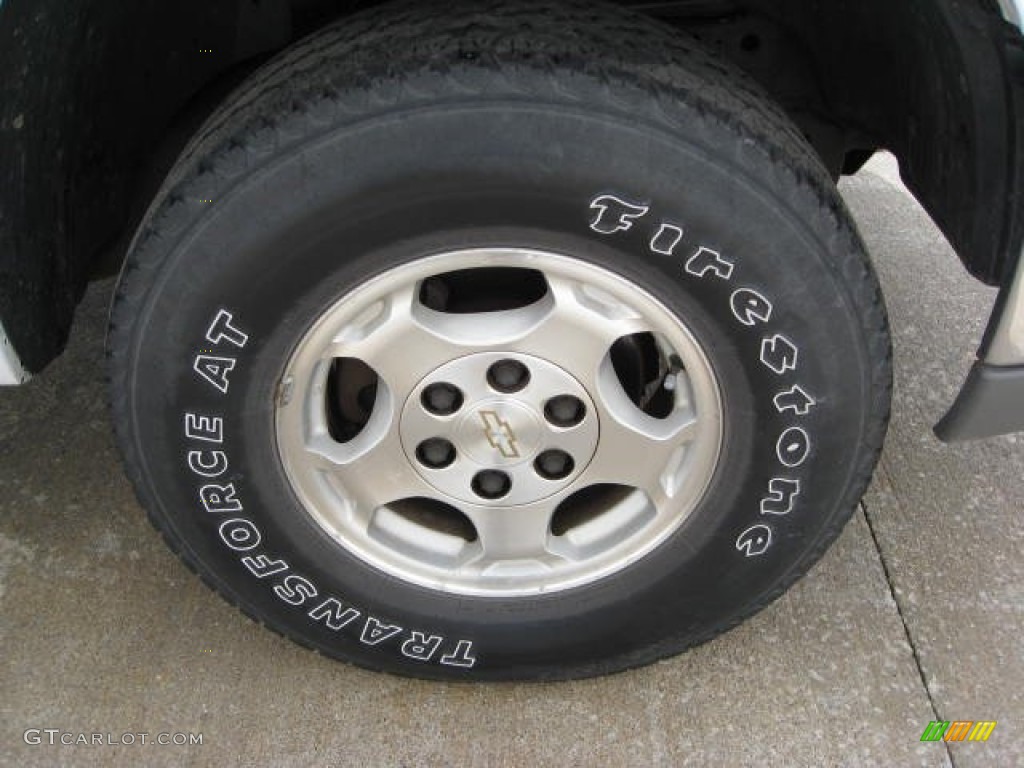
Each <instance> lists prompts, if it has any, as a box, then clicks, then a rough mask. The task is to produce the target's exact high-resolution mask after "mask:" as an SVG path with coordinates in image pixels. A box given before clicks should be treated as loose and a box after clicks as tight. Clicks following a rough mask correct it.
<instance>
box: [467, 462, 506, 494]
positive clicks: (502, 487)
mask: <svg viewBox="0 0 1024 768" xmlns="http://www.w3.org/2000/svg"><path fill="white" fill-rule="evenodd" d="M472 486H473V493H475V494H476V495H477V496H480V497H481V498H484V499H489V500H494V499H500V498H501V497H502V496H504V495H505V494H507V493H508V492H509V490H510V489H511V488H512V478H510V477H509V476H508V475H506V474H505V473H504V472H499V471H498V470H496V469H485V470H484V471H483V472H477V473H476V475H474V477H473V483H472Z"/></svg>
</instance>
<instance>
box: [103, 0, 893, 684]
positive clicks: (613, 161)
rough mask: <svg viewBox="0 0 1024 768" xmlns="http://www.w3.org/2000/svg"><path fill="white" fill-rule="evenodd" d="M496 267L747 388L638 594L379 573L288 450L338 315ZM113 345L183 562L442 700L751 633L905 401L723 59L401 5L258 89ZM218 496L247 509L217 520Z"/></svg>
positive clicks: (457, 9)
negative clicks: (300, 359)
mask: <svg viewBox="0 0 1024 768" xmlns="http://www.w3.org/2000/svg"><path fill="white" fill-rule="evenodd" d="M622 204H633V205H637V206H639V207H643V208H644V209H646V210H645V213H643V214H642V215H640V214H637V210H638V209H625V208H621V207H618V206H621V205H622ZM666 224H668V225H670V226H671V225H678V227H679V229H680V230H681V231H682V235H681V238H679V239H677V238H675V237H674V233H675V232H676V230H675V229H670V230H665V229H664V226H663V225H666ZM666 232H668V235H666V234H665V233H666ZM659 233H661V235H662V237H663V239H662V240H659V239H658V237H659ZM670 235H671V236H670ZM484 246H515V247H522V248H537V249H542V250H547V251H553V252H557V253H563V254H567V255H570V256H572V257H574V258H577V259H581V260H583V261H586V262H590V263H593V264H597V265H599V266H601V267H603V268H605V269H607V270H610V271H612V272H615V273H616V274H618V275H620V276H622V277H624V278H625V279H626V280H628V281H629V282H630V283H632V284H635V285H636V286H638V287H639V288H641V289H642V290H644V291H646V292H647V293H649V294H650V295H652V296H654V297H655V298H657V299H658V300H659V301H660V302H662V303H663V304H664V305H665V306H666V307H668V308H669V309H670V310H671V311H673V312H675V313H677V314H678V315H679V316H680V317H681V318H685V321H686V325H687V327H688V328H690V330H691V331H692V333H693V335H694V336H695V337H696V339H697V340H698V342H699V343H700V345H701V346H702V348H703V349H704V351H705V352H706V354H707V355H708V357H709V358H710V361H711V364H712V366H713V368H714V371H715V374H716V375H717V377H718V381H719V385H720V388H721V394H722V401H723V408H724V414H725V416H724V426H723V440H722V447H721V454H720V458H719V464H718V469H717V471H716V472H715V474H714V477H713V478H712V480H711V482H710V486H709V487H708V489H707V490H706V492H705V493H704V495H703V498H702V500H701V502H700V504H699V506H698V507H697V508H696V510H695V511H694V512H693V513H692V514H691V515H690V517H689V518H687V520H686V521H685V523H684V524H683V525H681V526H680V527H679V528H678V530H676V531H675V532H674V533H673V534H672V536H671V537H670V538H668V540H666V541H664V542H663V543H661V544H660V545H659V546H658V547H657V548H656V549H655V550H654V551H652V552H650V553H649V554H647V555H646V556H644V557H643V558H642V559H640V560H639V561H638V562H635V563H633V564H632V565H631V566H629V567H628V568H625V569H624V570H621V571H618V572H616V573H615V574H613V575H611V576H607V577H605V578H603V579H600V580H597V581H595V582H593V583H589V584H586V585H584V586H580V587H576V588H572V589H567V590H561V591H557V592H555V593H553V594H550V595H542V596H533V597H514V598H509V597H474V596H467V595H449V594H445V593H444V592H441V591H435V590H430V589H426V588H423V587H420V586H415V585H413V584H410V583H406V582H404V581H402V580H401V579H398V578H395V577H393V576H391V575H387V574H385V573H383V572H381V571H379V570H378V569H376V568H374V567H373V566H371V565H369V564H367V563H366V562H364V561H363V560H361V559H360V558H359V557H356V556H354V555H353V554H351V553H350V552H347V551H346V550H345V548H343V547H341V546H339V545H338V544H336V543H335V542H334V541H332V540H331V539H330V537H328V536H327V535H326V534H325V533H324V531H323V530H322V529H321V528H320V527H318V526H317V525H316V524H315V523H314V522H313V520H312V519H311V517H310V515H309V514H307V513H306V512H305V511H304V509H303V506H302V504H301V503H300V502H299V501H298V499H297V497H296V495H295V493H293V492H292V489H291V487H290V485H289V481H288V479H287V477H286V475H285V473H284V471H283V470H282V467H281V461H280V459H279V456H278V453H277V450H276V448H275V438H274V413H275V403H276V402H277V398H279V397H280V396H281V391H280V388H279V387H280V385H281V377H282V372H283V370H284V366H285V364H286V361H287V360H288V358H289V355H290V354H291V351H292V350H293V349H294V348H295V345H296V343H297V341H298V339H299V338H300V337H301V336H302V335H303V334H304V333H305V331H306V330H307V329H308V328H309V327H310V325H311V324H312V323H314V321H315V320H316V319H317V317H318V316H319V314H320V313H321V312H323V310H324V309H325V308H326V307H328V306H329V305H330V304H332V303H333V302H334V301H336V300H337V299H338V298H339V297H340V296H342V295H344V294H346V293H347V292H348V291H349V290H351V289H353V288H355V287H356V286H359V285H361V284H363V283H365V282H366V281H367V280H368V279H370V278H371V277H373V276H375V275H378V274H381V273H382V272H384V271H386V270H389V269H391V268H395V267H400V266H401V265H403V264H412V263H415V262H416V261H417V260H418V259H419V258H421V257H422V256H423V255H425V254H428V253H434V252H438V251H442V250H445V249H448V248H456V247H457V248H470V247H484ZM670 246H671V247H670ZM702 247H703V248H704V249H705V250H701V248H702ZM712 251H713V252H714V254H718V256H717V258H716V257H715V256H714V254H712ZM696 254H699V255H700V258H699V259H698V260H697V261H694V260H693V259H694V256H695V255H696ZM687 265H690V267H691V269H689V270H687V268H686V267H687ZM765 302H767V303H770V305H771V309H770V310H769V309H768V305H767V303H765ZM243 333H244V337H243ZM109 348H110V357H111V398H112V409H113V414H114V419H115V425H116V430H117V434H118V438H119V441H120V445H121V448H122V452H123V455H124V458H125V462H126V466H127V471H128V473H129V475H130V477H131V479H132V481H133V483H134V485H135V487H136V489H137V492H138V494H139V497H140V499H141V501H142V503H143V505H144V506H145V507H146V509H147V510H148V511H149V514H150V517H151V519H152V520H153V522H154V524H155V525H156V527H157V528H158V529H159V530H160V531H161V532H162V533H163V535H164V536H165V538H166V539H167V541H168V543H169V544H170V546H171V547H172V548H173V549H174V550H175V551H177V552H178V553H179V554H180V556H181V557H182V559H183V560H184V561H185V562H186V563H187V564H188V565H189V566H190V567H192V568H193V569H195V570H196V571H197V572H198V573H199V574H200V575H201V576H202V577H203V579H204V580H205V581H206V582H207V583H208V584H209V585H210V586H211V587H212V588H214V589H215V590H217V591H218V592H219V593H220V594H222V595H223V596H224V597H225V598H226V599H227V600H229V601H231V602H232V603H234V604H235V605H237V606H238V607H240V608H241V609H242V610H243V611H244V612H245V613H247V614H248V615H249V616H251V617H253V618H254V619H256V620H258V621H260V622H262V623H264V624H266V625H267V626H269V627H271V628H273V629H275V630H277V631H279V632H281V633H282V634H284V635H286V636H288V637H290V638H292V639H294V640H295V641H297V642H299V643H302V644H303V645H306V646H308V647H311V648H315V649H317V650H319V651H321V652H323V653H325V654H327V655H330V656H333V657H337V658H341V659H345V660H348V661H351V662H354V663H356V664H359V665H361V666H365V667H369V668H374V669H380V670H387V671H392V672H397V673H401V674H408V675H415V676H422V677H432V678H443V677H455V678H463V679H496V678H565V677H581V676H587V675H594V674H601V673H606V672H611V671H615V670H619V669H623V668H626V667H630V666H635V665H639V664H643V663H647V662H650V661H653V660H655V659H658V658H661V657H664V656H666V655H669V654H673V653H677V652H679V651H680V650H682V649H684V648H687V647H689V646H692V645H694V644H697V643H700V642H703V641H706V640H708V639H709V638H711V637H713V636H714V635H716V634H717V633H719V632H722V631H724V630H725V629H727V628H729V627H731V626H733V625H735V624H736V623H738V622H739V621H741V620H742V619H744V618H745V617H747V616H749V615H751V614H752V613H754V612H755V611H757V610H759V609H760V608H761V607H763V606H765V605H766V604H768V603H769V602H770V601H771V600H773V599H774V598H775V597H777V596H778V595H779V594H781V593H782V592H783V591H784V590H785V589H786V588H787V587H788V586H789V585H791V584H792V583H793V582H794V581H795V580H796V579H797V578H798V577H799V576H800V575H801V574H803V573H804V572H806V571H807V570H808V569H809V568H810V566H811V565H812V564H813V563H814V562H815V560H816V559H817V558H818V557H820V555H821V554H822V553H823V552H824V550H825V549H826V548H827V547H828V545H829V544H830V543H831V542H832V541H833V540H834V539H835V537H836V536H837V535H838V533H839V531H840V530H841V529H842V527H843V525H844V524H845V522H846V521H847V519H848V518H849V516H850V515H851V513H852V511H853V509H854V507H855V505H856V504H857V502H858V500H859V499H860V496H861V495H862V493H863V492H864V490H865V487H866V484H867V482H868V480H869V478H870V475H871V472H872V470H873V468H874V465H875V462H876V461H877V457H878V453H879V450H880V447H881V443H882V439H883V435H884V431H885V425H886V421H887V416H888V404H889V397H890V376H891V374H890V348H889V338H888V330H887V325H886V317H885V310H884V307H883V304H882V300H881V296H880V293H879V290H878V286H877V284H876V280H875V277H874V275H873V273H872V270H871V268H870V266H869V264H868V261H867V258H866V256H865V253H864V248H863V246H862V244H861V241H860V239H859V237H858V235H857V234H856V231H855V228H854V226H853V224H852V222H851V221H850V218H849V215H848V214H847V212H846V210H845V208H844V206H843V204H842V202H841V201H840V200H839V198H838V196H837V194H836V191H835V188H834V186H833V184H832V182H831V180H830V178H829V177H828V175H827V173H826V172H825V171H824V170H823V168H822V167H821V166H820V164H819V163H818V162H817V160H816V158H815V156H814V153H813V151H812V150H811V149H810V148H809V147H808V146H807V145H806V144H805V143H804V142H803V140H802V139H801V137H800V136H799V134H798V133H797V132H796V131H795V130H794V128H793V127H792V125H791V124H790V123H789V122H788V121H787V120H786V118H785V117H784V116H782V115H781V114H780V113H779V112H778V111H777V110H776V109H775V108H774V107H773V106H772V105H771V104H770V102H769V101H768V100H767V99H766V98H765V97H763V96H762V95H761V94H760V93H759V92H758V91H757V89H756V88H754V87H753V86H751V85H750V84H749V83H748V82H747V81H746V80H745V79H744V78H743V77H742V76H741V75H739V74H737V73H735V72H733V71H732V70H730V69H729V68H728V67H726V66H724V65H722V64H721V63H720V62H718V61H716V60H715V59H713V58H712V57H710V56H709V55H708V54H706V53H704V52H703V51H702V50H701V49H700V48H699V47H698V46H697V45H696V44H694V43H692V42H690V41H688V40H687V39H686V38H684V37H682V36H680V34H679V33H677V32H675V31H673V30H671V29H669V28H667V27H663V26H660V25H659V24H657V23H654V22H652V21H649V20H647V19H645V18H643V17H640V16H636V15H633V14H630V13H627V12H625V11H622V10H619V9H617V8H614V7H605V6H600V5H595V4H592V3H572V2H570V3H564V4H559V5H557V6H554V7H549V8H546V9H544V10H536V9H535V7H534V8H533V9H531V6H529V5H528V4H527V5H517V4H514V3H504V2H501V3H497V2H494V3H469V4H458V3H456V4H455V5H450V6H449V7H448V11H447V12H446V13H445V15H443V16H440V17H438V16H437V15H436V14H432V13H431V12H430V11H429V10H424V9H422V8H421V7H420V4H416V3H414V4H408V5H400V6H393V7H385V8H380V9H377V10H374V11H372V12H368V13H366V14H363V15H360V16H357V17H354V18H352V19H348V20H345V21H344V22H343V23H341V24H338V25H335V26H333V27H331V28H328V29H326V30H324V31H323V32H321V33H319V34H318V35H316V36H314V37H313V38H310V39H308V40H306V41H304V42H302V43H300V44H298V45H297V46H295V47H294V48H293V49H291V50H290V51H288V52H286V53H285V54H284V55H282V56H281V57H279V58H278V59H277V60H275V61H274V62H272V63H270V64H269V65H267V66H266V67H265V68H264V69H262V70H261V71H259V72H257V73H256V74H255V75H254V76H253V77H252V78H251V79H250V81H249V82H248V83H247V84H246V85H245V86H243V88H242V89H241V90H240V91H239V92H237V93H236V94H235V95H234V96H232V97H231V99H230V100H229V101H228V103H226V104H225V105H224V107H223V108H222V109H221V110H220V111H219V112H218V113H217V114H216V115H215V116H214V117H213V118H212V119H211V120H210V122H209V123H208V125H207V127H206V128H205V129H204V130H203V131H202V132H201V133H200V135H199V136H198V137H197V138H196V139H195V141H193V143H192V144H191V146H190V147H189V149H188V150H187V151H186V153H185V155H184V156H183V157H182V159H181V160H180V161H179V163H178V165H177V166H176V168H175V169H174V171H173V172H172V174H171V176H170V178H169V181H168V183H167V184H166V185H165V187H164V189H163V191H162V192H161V193H160V195H159V196H158V198H157V200H156V201H155V203H154V204H153V206H152V207H151V209H150V212H149V214H148V215H147V217H146V219H145V221H144V223H143V224H142V226H141V228H140V230H139V232H138V234H137V236H136V238H135V241H134V243H133V246H132V248H131V252H130V255H129V258H128V262H127V264H126V267H125V270H124V273H123V276H122V279H121V281H120V285H119V288H118V292H117V299H116V303H115V308H114V312H113V319H112V325H111V334H110V342H109ZM203 355H208V356H210V358H221V362H219V363H218V362H216V361H213V362H212V363H211V361H210V359H207V358H203V360H201V361H200V363H199V367H203V366H204V365H205V366H207V367H206V372H207V374H209V375H207V376H206V377H205V378H204V376H202V375H199V374H197V366H196V363H197V360H200V357H201V356H203ZM203 361H205V362H203ZM210 366H212V367H210ZM219 383H220V384H224V385H226V386H225V387H221V386H218V384H219ZM222 389H226V390H227V391H222ZM188 414H192V416H188ZM213 417H217V418H220V419H222V420H223V421H222V427H223V431H222V433H220V434H216V433H217V430H216V429H213V428H214V426H215V423H214V422H212V421H210V422H205V421H201V419H202V418H213ZM188 419H191V421H187V420H188ZM204 430H205V431H207V432H208V433H209V434H206V435H205V439H204V434H203V432H204ZM186 432H187V433H188V435H187V434H186ZM189 435H190V436H189ZM211 439H219V440H221V441H222V442H220V443H219V444H215V443H213V442H210V440H211ZM216 451H220V454H217V453H216ZM190 455H191V457H192V458H191V459H190ZM222 459H223V463H224V466H221V463H222ZM190 462H191V466H190ZM197 467H198V470H199V471H198V473H197ZM204 475H205V477H204ZM214 476H216V477H217V480H218V482H220V483H222V484H225V485H226V484H227V483H228V482H230V483H231V485H232V489H233V490H234V491H235V492H236V498H237V499H238V504H237V505H232V504H228V505H226V506H225V507H224V509H228V508H230V509H231V510H232V511H231V512H230V513H226V512H223V511H222V512H220V513H211V512H208V511H206V510H205V509H204V508H203V505H201V504H200V499H199V496H198V493H199V488H200V486H201V485H202V484H203V483H204V482H205V483H208V482H210V481H209V479H208V478H209V477H214ZM232 521H233V522H232ZM332 598H337V601H338V602H337V603H332V604H331V605H330V607H331V608H332V609H333V608H339V606H341V607H344V609H345V610H350V612H349V613H347V614H344V613H341V612H340V610H339V611H336V612H335V614H334V621H333V623H334V624H335V625H336V627H337V628H335V629H332V628H331V627H330V626H328V624H330V623H331V622H330V621H329V617H328V618H325V616H327V609H323V610H319V611H318V606H321V605H323V604H324V601H327V600H330V599H332ZM169 599H173V598H169ZM311 613H312V614H314V615H313V616H311V615H310V614H311ZM395 628H397V629H395ZM435 638H440V640H439V641H438V642H437V643H434V639H435ZM421 646H423V647H421ZM417 650H420V653H418V654H417V653H409V652H408V651H417ZM426 651H429V652H426ZM417 656H419V658H416V657H417Z"/></svg>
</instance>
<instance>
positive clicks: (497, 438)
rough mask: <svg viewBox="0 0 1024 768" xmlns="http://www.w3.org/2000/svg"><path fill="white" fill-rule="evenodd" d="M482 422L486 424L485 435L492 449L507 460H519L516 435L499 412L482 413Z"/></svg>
mask: <svg viewBox="0 0 1024 768" xmlns="http://www.w3.org/2000/svg"><path fill="white" fill-rule="evenodd" d="M480 421H482V422H483V423H484V434H485V435H486V436H487V442H488V443H490V444H491V447H492V448H496V449H497V450H499V451H500V452H501V455H502V456H504V457H505V458H506V459H518V458H519V449H518V448H517V447H516V433H515V432H513V431H512V427H511V426H510V425H509V423H508V422H507V421H505V420H504V419H503V418H501V416H499V415H498V412H497V411H480Z"/></svg>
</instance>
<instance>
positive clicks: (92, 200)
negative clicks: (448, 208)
mask: <svg viewBox="0 0 1024 768" xmlns="http://www.w3.org/2000/svg"><path fill="white" fill-rule="evenodd" d="M622 2H623V4H626V5H631V6H635V7H636V8H637V9H638V10H641V11H643V12H646V13H650V14H652V15H656V16H659V17H661V18H663V19H664V20H665V21H667V22H668V23H671V24H674V25H676V26H677V27H679V28H680V29H682V30H685V31H687V32H689V33H691V34H694V35H696V36H698V37H700V38H702V39H703V40H704V41H705V43H707V44H708V45H709V46H710V47H712V48H714V49H716V50H717V51H718V53H719V54H720V55H721V56H722V57H723V58H727V59H730V60H733V61H734V62H735V63H736V64H738V65H739V66H740V67H742V68H743V69H745V70H746V71H747V72H748V74H750V75H751V76H752V77H753V78H754V79H755V80H757V81H758V82H759V83H760V84H761V86H762V87H763V88H764V89H765V90H767V91H768V92H769V93H770V94H771V95H772V96H773V97H774V98H775V99H776V100H777V101H778V102H779V103H780V104H781V105H782V106H783V107H784V108H786V110H787V111H788V112H789V114H790V116H791V117H792V118H793V119H794V121H795V122H796V123H797V125H798V126H800V128H801V129H802V130H803V131H804V133H805V134H806V135H807V137H808V138H809V140H810V141H811V143H812V144H813V145H814V147H815V148H816V149H817V151H818V154H819V156H820V157H821V159H822V160H823V162H824V163H825V164H826V165H827V166H828V167H829V168H830V170H831V171H832V172H833V175H834V176H836V177H838V176H839V175H840V174H841V173H842V172H844V171H845V172H852V171H854V170H856V168H857V167H859V164H860V163H861V162H863V160H864V159H866V158H867V157H868V156H869V155H870V153H871V152H872V151H874V150H875V149H877V148H880V147H885V148H889V149H891V150H892V151H893V152H894V153H895V154H896V155H897V157H898V158H899V159H900V165H901V170H902V173H903V175H904V178H905V180H906V181H907V183H908V186H909V187H910V188H911V189H912V190H913V191H914V192H915V194H916V195H917V197H918V199H919V200H920V201H921V202H922V204H923V205H924V207H925V208H926V209H927V210H928V211H929V213H930V214H931V215H932V217H933V218H934V219H935V220H936V221H937V223H938V224H939V225H940V227H941V228H942V229H943V231H944V232H945V234H946V235H947V237H949V239H950V241H951V242H952V243H953V245H954V247H955V248H956V250H957V251H958V253H959V254H960V256H961V258H962V259H963V261H964V263H965V265H966V266H967V267H968V269H969V270H970V272H971V273H972V274H973V275H975V276H976V277H978V278H980V279H982V280H985V281H986V282H989V283H998V282H999V281H1000V279H1001V278H1002V277H1003V276H1004V275H1005V274H1008V273H1009V270H1010V269H1011V267H1012V264H1013V261H1014V256H1015V254H1018V253H1019V252H1020V245H1021V240H1022V238H1024V214H1022V213H1021V210H1022V209H1024V206H1021V205H1020V197H1021V189H1022V188H1024V178H1022V177H1024V163H1022V162H1020V159H1019V157H1020V152H1021V149H1020V147H1021V146H1024V106H1022V103H1024V45H1022V39H1021V35H1020V33H1019V31H1018V30H1016V29H1015V28H1014V27H1013V26H1011V25H1010V24H1008V23H1007V22H1006V21H1004V19H1003V17H1002V15H1001V14H1000V7H999V5H998V4H997V3H996V2H995V0H972V1H971V2H960V3H958V2H954V1H953V0H929V1H928V2H926V3H891V2H886V0H864V1H863V2H856V3H854V2H844V3H830V4H828V5H827V6H826V5H825V4H822V3H818V2H814V1H813V0H784V1H783V2H778V1H777V0H677V1H676V2H637V1H635V0H622ZM373 4H377V3H376V2H372V1H371V2H359V1H358V0H356V1H353V2H344V1H342V0H256V1H254V2H245V3H238V2H235V1H234V0H230V1H229V0H215V1H213V2H204V1H202V0H183V2H181V3H177V4H175V5H174V7H173V8H171V7H170V6H166V5H165V4H161V3H158V2H156V0H143V1H142V2H137V3H132V4H127V5H124V4H119V5H118V6H116V7H115V6H113V5H112V4H109V3H102V2H99V1H98V0H91V1H90V2H85V3H81V4H79V5H77V6H76V7H75V9H73V10H69V9H67V8H65V7H64V4H62V3H60V2H58V0H34V1H32V2H30V1H29V0H7V2H5V3H4V4H3V5H2V7H0V66H2V68H3V71H5V72H13V73H18V74H19V75H20V76H18V77H12V78H7V79H6V80H5V82H4V84H3V86H0V93H2V98H0V130H2V132H3V136H4V141H3V142H2V144H0V181H2V184H0V210H2V211H3V212H4V213H3V216H2V217H0V275H2V276H3V280H0V321H2V322H3V327H4V329H5V331H6V333H7V335H8V337H9V339H10V342H11V345H12V347H13V349H14V350H15V351H16V352H17V356H18V358H19V359H20V364H21V366H22V367H23V368H24V370H25V371H26V372H28V373H34V372H38V371H39V370H41V369H42V368H43V367H44V366H45V364H46V363H48V362H49V361H50V360H51V359H52V358H53V357H55V356H56V355H57V354H59V352H60V350H61V349H62V348H63V346H64V343H65V341H66V337H67V332H68V329H69V327H70V323H71V318H72V315H73V312H74V307H75V305H76V304H77V301H78V300H79V298H80V297H81V294H82V291H83V290H84V286H85V284H86V282H87V281H88V279H89V278H90V277H92V276H95V275H98V274H105V273H110V272H112V271H114V270H116V268H117V266H118V265H119V263H120V260H121V258H122V257H123V254H124V250H125V247H126V245H127V240H128V237H129V236H130V232H131V230H132V229H133V228H134V225H135V224H136V223H137V221H138V220H139V218H140V217H141V215H142V213H143V212H144V209H145V207H146V205H147V204H148V200H149V198H150V197H151V196H152V193H153V191H154V190H155V187H156V185H157V184H158V183H159V180H160V178H161V177H162V174H163V172H165V171H166V168H167V167H169V165H170V163H171V162H172V161H173V159H174V157H175V155H176V154H177V152H178V151H179V150H180V149H181V147H182V146H183V144H184V143H185V142H186V141H187V139H188V137H189V136H190V135H191V133H192V132H193V131H194V130H195V129H196V128H197V126H198V125H199V123H201V122H202V120H203V119H204V118H205V117H206V116H207V115H208V114H209V113H210V111H212V110H213V109H214V108H215V107H216V105H217V103H218V102H219V100H220V99H221V98H222V97H223V96H224V95H225V94H226V92H227V91H228V90H230V89H231V88H232V87H233V86H234V84H236V83H237V82H238V81H239V80H240V79H241V78H242V77H244V76H245V75H246V74H247V73H248V72H250V71H251V70H252V69H253V68H254V67H255V66H257V65H258V64H259V63H261V62H262V61H263V60H265V59H266V58H267V57H268V56H270V55H272V54H273V53H275V52H276V51H278V50H280V49H282V48H284V47H285V46H287V45H288V44H289V43H290V42H292V41H293V40H296V39H297V38H299V37H301V36H304V35H305V34H307V33H308V32H310V31H313V30H315V29H317V28H319V27H320V26H323V25H324V24H325V23H327V22H328V21H329V20H331V19H334V18H337V17H339V16H343V15H345V14H348V13H351V12H353V11H356V10H358V9H360V8H362V7H365V6H367V5H373ZM894 74H895V75H896V76H894ZM993 83H997V84H999V83H1001V84H1003V87H993Z"/></svg>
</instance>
